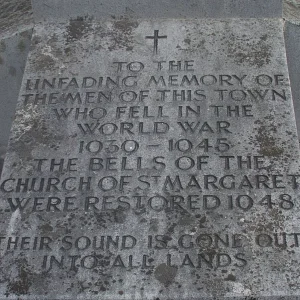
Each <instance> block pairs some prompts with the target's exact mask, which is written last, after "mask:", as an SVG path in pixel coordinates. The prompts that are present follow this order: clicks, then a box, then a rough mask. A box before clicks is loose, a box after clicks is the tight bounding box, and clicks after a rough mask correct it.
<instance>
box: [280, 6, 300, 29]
mask: <svg viewBox="0 0 300 300" xmlns="http://www.w3.org/2000/svg"><path fill="white" fill-rule="evenodd" d="M283 16H284V18H285V19H286V20H288V21H290V22H292V23H296V24H299V21H300V1H299V0H285V1H284V2H283Z"/></svg>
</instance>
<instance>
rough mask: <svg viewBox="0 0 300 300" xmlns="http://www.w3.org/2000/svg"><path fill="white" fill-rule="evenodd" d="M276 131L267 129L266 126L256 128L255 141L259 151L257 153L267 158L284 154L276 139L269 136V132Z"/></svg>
mask: <svg viewBox="0 0 300 300" xmlns="http://www.w3.org/2000/svg"><path fill="white" fill-rule="evenodd" d="M274 130H276V129H274V128H273V129H272V128H267V127H266V126H261V127H259V128H258V130H257V132H258V134H257V135H256V139H257V141H258V143H259V147H260V150H258V153H260V154H262V155H264V156H268V157H276V156H280V155H282V154H283V153H284V150H283V149H282V148H281V147H280V146H279V145H278V142H277V141H276V139H275V138H274V137H273V136H272V135H271V132H272V131H273V132H274Z"/></svg>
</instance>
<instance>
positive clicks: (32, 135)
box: [9, 109, 63, 160]
mask: <svg viewBox="0 0 300 300" xmlns="http://www.w3.org/2000/svg"><path fill="white" fill-rule="evenodd" d="M15 124H18V125H17V126H15V127H14V130H13V134H12V136H11V143H10V146H9V147H10V149H11V150H12V151H15V152H17V153H18V154H19V156H20V159H24V160H31V159H33V157H32V154H31V151H32V149H33V145H34V144H36V145H38V144H42V145H49V144H50V143H51V141H55V142H56V145H57V144H58V142H59V140H62V139H63V136H60V135H54V134H53V133H51V132H49V126H47V124H46V122H45V120H43V119H41V116H40V115H39V113H38V112H37V111H35V110H34V109H32V110H29V111H25V110H18V111H17V112H16V117H15Z"/></svg>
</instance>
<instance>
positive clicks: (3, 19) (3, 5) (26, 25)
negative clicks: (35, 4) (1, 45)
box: [0, 0, 33, 38]
mask: <svg viewBox="0 0 300 300" xmlns="http://www.w3.org/2000/svg"><path fill="white" fill-rule="evenodd" d="M32 25H33V18H32V7H31V0H1V1H0V36H1V37H2V38H3V37H6V36H11V35H14V34H15V33H16V32H22V31H25V30H28V29H31V28H32Z"/></svg>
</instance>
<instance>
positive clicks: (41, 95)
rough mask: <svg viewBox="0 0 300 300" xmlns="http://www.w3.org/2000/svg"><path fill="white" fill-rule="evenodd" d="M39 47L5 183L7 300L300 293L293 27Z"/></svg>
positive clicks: (104, 27)
mask: <svg viewBox="0 0 300 300" xmlns="http://www.w3.org/2000/svg"><path fill="white" fill-rule="evenodd" d="M155 36H156V37H157V36H158V37H160V38H159V39H158V41H157V43H156V42H155V40H154V39H153V37H155ZM32 45H33V47H32V51H31V52H30V54H29V58H28V63H27V66H26V70H25V75H24V78H23V83H22V88H21V92H20V97H19V101H18V106H17V114H16V119H15V121H14V125H13V129H12V134H11V137H10V144H9V151H8V154H7V157H6V161H5V165H4V169H3V175H2V179H1V183H0V190H1V200H2V201H1V202H0V212H1V218H0V222H1V226H0V235H1V236H0V237H1V239H0V241H1V244H0V250H1V270H2V271H1V273H0V291H1V295H2V298H5V299H16V298H18V297H20V298H22V299H23V298H24V299H49V300H50V299H52V300H53V299H101V300H102V299H103V300H106V299H151V300H152V299H161V300H163V299H226V298H227V299H233V297H236V299H237V298H239V299H253V298H254V299H280V298H282V297H283V299H297V297H299V296H300V287H299V276H298V275H299V261H300V257H299V254H300V250H299V241H298V237H299V235H300V226H299V217H300V215H299V203H298V201H297V197H298V182H299V179H298V176H299V164H298V160H299V147H298V140H297V135H296V126H295V117H294V113H293V110H292V101H291V90H290V86H289V78H288V70H287V63H286V55H285V51H284V49H285V46H284V38H283V22H282V21H281V20H279V19H261V20H256V19H252V20H251V19H248V20H236V19H233V20H208V19H207V20H195V19H192V20H189V19H186V20H179V19H178V20H173V19H166V20H162V19H151V20H135V19H126V18H119V19H115V20H111V21H106V22H96V21H95V20H90V19H84V18H83V19H78V20H70V21H66V23H58V22H56V23H47V24H39V25H37V26H36V28H35V34H34V37H33V41H32ZM158 62H161V64H160V63H158ZM45 80H47V81H45ZM116 82H118V83H116ZM72 99H73V100H72ZM188 122H189V123H188ZM189 125H190V126H191V127H192V129H188V128H189ZM178 141H179V142H178ZM226 157H227V158H226ZM227 160H228V161H227ZM245 161H246V162H245ZM226 162H228V163H229V165H228V164H227V163H226ZM16 239H17V240H16ZM285 240H286V241H285ZM14 241H15V242H16V243H13V242H14ZM101 243H103V247H101ZM101 248H103V249H101ZM6 297H7V298H6ZM247 297H248V298H247Z"/></svg>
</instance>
